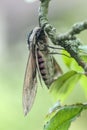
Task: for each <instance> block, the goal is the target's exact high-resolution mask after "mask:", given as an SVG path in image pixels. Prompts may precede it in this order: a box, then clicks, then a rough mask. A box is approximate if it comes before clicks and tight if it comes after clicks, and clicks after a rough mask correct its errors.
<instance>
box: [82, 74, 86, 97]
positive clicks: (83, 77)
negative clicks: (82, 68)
mask: <svg viewBox="0 0 87 130" xmlns="http://www.w3.org/2000/svg"><path fill="white" fill-rule="evenodd" d="M80 84H81V86H82V87H83V89H84V92H85V95H86V98H87V76H85V75H83V76H82V77H81V80H80Z"/></svg>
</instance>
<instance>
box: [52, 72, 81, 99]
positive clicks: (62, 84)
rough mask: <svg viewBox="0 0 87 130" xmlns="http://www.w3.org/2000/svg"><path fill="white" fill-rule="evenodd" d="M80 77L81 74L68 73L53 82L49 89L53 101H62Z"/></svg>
mask: <svg viewBox="0 0 87 130" xmlns="http://www.w3.org/2000/svg"><path fill="white" fill-rule="evenodd" d="M81 76H82V74H81V73H77V72H76V71H69V72H67V73H65V74H63V75H62V76H60V77H59V78H58V79H57V80H55V81H54V82H53V84H52V85H51V87H50V92H51V93H52V94H53V96H54V98H55V99H57V100H58V99H61V100H64V99H65V97H66V96H67V95H68V94H69V93H70V92H71V91H72V89H73V88H74V86H75V85H76V84H77V83H78V81H79V79H80V77H81Z"/></svg>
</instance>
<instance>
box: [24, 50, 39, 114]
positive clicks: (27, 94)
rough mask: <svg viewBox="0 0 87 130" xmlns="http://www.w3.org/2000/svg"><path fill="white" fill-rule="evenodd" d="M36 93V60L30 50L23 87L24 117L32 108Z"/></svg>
mask: <svg viewBox="0 0 87 130" xmlns="http://www.w3.org/2000/svg"><path fill="white" fill-rule="evenodd" d="M36 91H37V86H36V60H35V56H34V54H33V53H32V49H31V50H30V54H29V58H28V62H27V67H26V72H25V79H24V86H23V109H24V114H25V115H27V113H28V112H29V111H30V109H31V108H32V105H33V103H34V99H35V96H36Z"/></svg>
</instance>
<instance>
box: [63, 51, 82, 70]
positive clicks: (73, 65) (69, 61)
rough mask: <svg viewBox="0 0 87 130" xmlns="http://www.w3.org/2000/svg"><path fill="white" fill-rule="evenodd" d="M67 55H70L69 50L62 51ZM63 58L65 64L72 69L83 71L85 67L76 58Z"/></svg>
mask: <svg viewBox="0 0 87 130" xmlns="http://www.w3.org/2000/svg"><path fill="white" fill-rule="evenodd" d="M62 52H63V53H64V54H65V55H69V53H68V52H66V51H64V50H63V51H62ZM62 58H63V61H64V63H65V65H66V66H67V67H68V68H69V69H71V70H75V71H77V72H78V71H80V72H83V68H82V67H81V66H79V65H78V63H77V62H76V61H75V59H74V58H68V57H65V56H62Z"/></svg>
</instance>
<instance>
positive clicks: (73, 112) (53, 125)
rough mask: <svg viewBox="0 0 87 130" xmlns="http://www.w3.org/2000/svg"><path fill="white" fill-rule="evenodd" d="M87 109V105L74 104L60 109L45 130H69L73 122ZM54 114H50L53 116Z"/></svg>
mask: <svg viewBox="0 0 87 130" xmlns="http://www.w3.org/2000/svg"><path fill="white" fill-rule="evenodd" d="M84 109H87V104H74V105H68V106H67V105H65V106H61V107H58V109H57V110H55V111H56V112H55V115H54V116H53V117H52V118H51V119H50V120H48V121H47V122H46V123H45V125H44V129H43V130H68V128H69V127H70V124H71V122H72V121H74V120H75V119H76V118H77V117H78V116H80V113H81V112H82V111H83V110H84ZM51 114H52V113H50V114H49V116H51Z"/></svg>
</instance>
